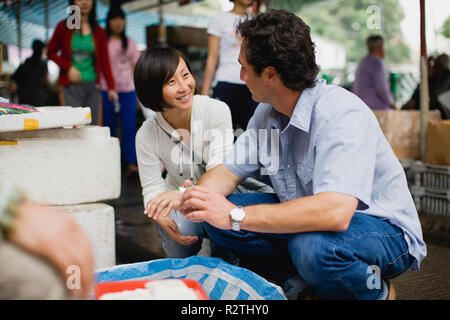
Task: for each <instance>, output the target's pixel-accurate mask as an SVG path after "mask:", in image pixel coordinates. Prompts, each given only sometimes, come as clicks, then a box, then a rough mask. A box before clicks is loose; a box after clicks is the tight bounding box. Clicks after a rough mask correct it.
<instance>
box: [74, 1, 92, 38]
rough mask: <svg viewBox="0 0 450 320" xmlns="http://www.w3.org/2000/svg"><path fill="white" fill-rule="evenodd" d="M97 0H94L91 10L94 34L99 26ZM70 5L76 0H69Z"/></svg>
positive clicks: (90, 22)
mask: <svg viewBox="0 0 450 320" xmlns="http://www.w3.org/2000/svg"><path fill="white" fill-rule="evenodd" d="M95 2H96V0H92V9H91V11H90V12H89V25H90V26H91V30H92V34H95V29H96V28H97V25H98V24H97V13H96V12H97V9H96V5H95ZM69 5H71V6H74V5H75V0H69Z"/></svg>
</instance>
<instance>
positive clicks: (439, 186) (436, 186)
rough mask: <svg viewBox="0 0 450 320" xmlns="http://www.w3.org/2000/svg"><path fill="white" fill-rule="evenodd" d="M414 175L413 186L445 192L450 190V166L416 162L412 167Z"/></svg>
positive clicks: (411, 170)
mask: <svg viewBox="0 0 450 320" xmlns="http://www.w3.org/2000/svg"><path fill="white" fill-rule="evenodd" d="M409 170H410V173H409V174H410V175H413V176H414V181H413V183H412V186H414V187H423V188H425V189H426V190H427V191H432V192H438V193H445V192H447V191H449V190H450V167H448V166H437V165H431V164H426V163H423V162H420V161H416V162H414V163H413V164H412V165H411V166H410V168H409Z"/></svg>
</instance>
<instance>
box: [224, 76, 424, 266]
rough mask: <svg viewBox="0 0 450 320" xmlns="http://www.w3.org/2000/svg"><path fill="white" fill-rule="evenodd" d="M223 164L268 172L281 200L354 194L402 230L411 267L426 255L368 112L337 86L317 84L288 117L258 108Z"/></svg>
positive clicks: (243, 171) (399, 177) (365, 209)
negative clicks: (321, 195) (411, 258)
mask: <svg viewBox="0 0 450 320" xmlns="http://www.w3.org/2000/svg"><path fill="white" fill-rule="evenodd" d="M224 164H225V166H226V167H227V168H228V169H229V170H231V171H232V172H233V173H234V174H236V175H237V176H240V177H242V178H246V177H250V176H255V175H259V174H262V175H268V176H269V177H270V180H271V183H272V186H273V188H274V190H275V192H276V193H277V195H278V197H279V198H280V201H281V202H285V201H289V200H292V199H296V198H300V197H306V196H311V195H314V194H318V193H321V192H338V193H343V194H348V195H351V196H354V197H355V198H357V199H358V200H359V203H358V208H357V211H358V212H362V213H365V214H368V215H372V216H376V217H378V218H380V219H386V220H388V221H389V222H390V223H392V224H393V225H395V226H397V227H400V228H401V229H402V230H403V231H404V234H405V240H406V242H407V243H408V248H409V252H410V254H411V255H412V256H413V257H414V258H415V262H414V264H413V267H412V268H413V270H416V269H418V268H419V265H420V262H421V261H422V260H423V258H424V257H425V256H426V252H427V251H426V245H425V243H424V241H423V237H422V229H421V225H420V221H419V218H418V215H417V211H416V208H415V205H414V201H413V199H412V197H411V193H410V192H409V189H408V185H407V181H406V177H405V173H404V170H403V168H402V166H401V164H400V162H399V161H398V159H397V158H396V156H395V155H394V153H393V151H392V149H391V147H390V145H389V143H388V141H387V140H386V138H385V136H384V135H383V132H382V131H381V129H380V126H379V124H378V121H377V119H376V118H375V115H374V114H373V112H372V111H371V110H370V109H369V107H368V106H367V105H366V104H365V103H364V102H363V101H362V100H361V99H359V98H358V97H357V96H355V95H354V94H352V93H350V92H348V91H347V90H345V89H343V88H341V87H338V86H333V85H326V84H325V81H323V80H322V79H320V80H317V82H316V85H315V86H314V87H313V88H310V89H305V90H303V92H302V94H301V95H300V98H299V99H298V101H297V104H296V106H295V109H294V112H293V114H292V116H291V118H288V117H286V116H285V115H283V114H281V113H279V112H277V111H276V110H275V109H274V108H273V107H272V106H271V105H269V104H265V103H261V104H260V105H259V106H258V108H257V109H256V111H255V114H254V115H253V117H252V118H251V120H250V122H249V124H248V128H247V131H245V132H244V133H243V134H242V135H241V136H239V138H238V139H237V141H236V143H235V145H234V148H233V150H232V151H231V152H230V153H229V154H228V155H227V157H226V159H225V161H224ZM274 214H276V213H274Z"/></svg>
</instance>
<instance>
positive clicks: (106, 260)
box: [58, 203, 116, 268]
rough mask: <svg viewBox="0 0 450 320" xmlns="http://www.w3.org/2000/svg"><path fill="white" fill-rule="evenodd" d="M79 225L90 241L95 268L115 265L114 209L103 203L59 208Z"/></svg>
mask: <svg viewBox="0 0 450 320" xmlns="http://www.w3.org/2000/svg"><path fill="white" fill-rule="evenodd" d="M58 209H61V210H65V211H67V212H68V213H69V214H70V215H71V216H73V217H74V218H75V219H76V220H77V222H78V223H79V224H80V226H81V228H82V230H83V231H84V232H85V233H86V235H87V236H88V237H89V238H90V239H91V241H92V245H93V250H94V259H95V268H106V267H111V266H115V265H116V242H115V241H116V240H115V220H114V208H113V207H111V206H109V205H107V204H104V203H91V204H80V205H72V206H60V207H58Z"/></svg>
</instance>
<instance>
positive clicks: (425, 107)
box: [420, 0, 430, 162]
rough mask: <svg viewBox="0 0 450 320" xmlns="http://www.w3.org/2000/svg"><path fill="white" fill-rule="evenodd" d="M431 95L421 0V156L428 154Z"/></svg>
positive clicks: (421, 0)
mask: <svg viewBox="0 0 450 320" xmlns="http://www.w3.org/2000/svg"><path fill="white" fill-rule="evenodd" d="M429 109H430V97H429V88H428V59H427V42H426V35H425V0H420V157H421V160H422V161H423V162H425V159H426V156H427V129H428V111H429Z"/></svg>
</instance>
